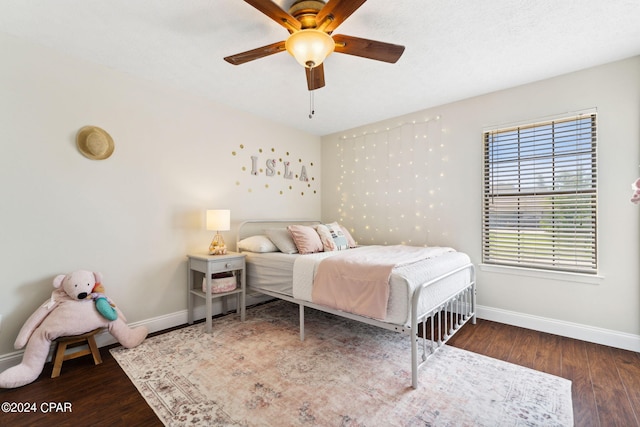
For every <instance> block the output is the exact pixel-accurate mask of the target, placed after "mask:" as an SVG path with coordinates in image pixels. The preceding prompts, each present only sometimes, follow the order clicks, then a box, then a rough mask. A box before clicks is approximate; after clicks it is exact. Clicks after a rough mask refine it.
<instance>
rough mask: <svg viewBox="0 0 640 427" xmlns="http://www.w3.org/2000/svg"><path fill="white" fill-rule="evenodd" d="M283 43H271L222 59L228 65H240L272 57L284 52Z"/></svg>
mask: <svg viewBox="0 0 640 427" xmlns="http://www.w3.org/2000/svg"><path fill="white" fill-rule="evenodd" d="M284 51H285V48H284V41H281V42H278V43H273V44H270V45H267V46H262V47H259V48H257V49H252V50H248V51H246V52H242V53H237V54H235V55H231V56H227V57H226V58H224V60H225V61H227V62H228V63H229V64H233V65H240V64H244V63H245V62H249V61H253V60H254V59H260V58H264V57H265V56H269V55H273V54H274V53H279V52H284Z"/></svg>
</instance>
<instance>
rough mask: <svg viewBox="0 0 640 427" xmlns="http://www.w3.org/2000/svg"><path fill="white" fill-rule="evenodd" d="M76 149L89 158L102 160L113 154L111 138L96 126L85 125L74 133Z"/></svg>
mask: <svg viewBox="0 0 640 427" xmlns="http://www.w3.org/2000/svg"><path fill="white" fill-rule="evenodd" d="M76 145H77V146H78V150H80V152H81V153H82V154H83V155H84V156H85V157H87V158H89V159H91V160H104V159H106V158H108V157H109V156H111V154H113V150H114V148H115V146H114V144H113V139H112V138H111V135H109V134H108V133H107V132H106V131H105V130H103V129H100V128H99V127H97V126H85V127H83V128H82V129H80V130H79V131H78V134H77V135H76Z"/></svg>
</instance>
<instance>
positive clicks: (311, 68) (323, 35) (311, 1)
mask: <svg viewBox="0 0 640 427" xmlns="http://www.w3.org/2000/svg"><path fill="white" fill-rule="evenodd" d="M245 1H246V2H247V3H249V4H250V5H251V6H253V7H255V8H256V9H258V10H259V11H260V12H262V13H264V14H265V15H267V16H268V17H269V18H271V19H273V20H274V21H276V22H277V23H278V24H280V25H282V26H283V27H284V28H285V29H286V30H287V31H289V33H290V35H289V37H288V38H287V40H284V41H280V42H277V43H272V44H270V45H267V46H262V47H259V48H257V49H252V50H249V51H246V52H242V53H238V54H236V55H231V56H227V57H226V58H224V60H225V61H227V62H229V63H230V64H233V65H240V64H244V63H245V62H249V61H253V60H255V59H259V58H263V57H265V56H269V55H273V54H274V53H279V52H283V51H285V50H286V51H288V52H289V53H291V55H293V56H294V57H295V58H296V60H297V61H298V62H299V63H300V64H301V65H302V66H303V67H305V70H306V75H307V87H308V89H309V90H310V91H312V90H315V89H319V88H321V87H323V86H324V85H325V83H324V66H323V61H324V60H325V58H326V57H327V56H328V55H329V54H331V53H332V52H334V51H335V52H338V53H345V54H347V55H355V56H360V57H362V58H368V59H374V60H376V61H383V62H389V63H395V62H396V61H397V60H398V59H399V58H400V56H402V53H403V52H404V46H400V45H396V44H390V43H384V42H379V41H375V40H367V39H363V38H359V37H352V36H346V35H341V34H339V35H335V36H334V35H331V34H332V33H333V31H334V30H335V29H336V28H337V27H338V25H340V24H341V23H342V22H344V21H345V20H346V19H347V18H348V17H349V16H351V14H353V12H355V11H356V10H357V9H358V8H359V7H360V6H362V5H363V4H364V3H365V1H366V0H330V1H329V2H328V3H326V4H325V2H324V1H322V0H297V1H295V2H294V3H293V5H292V6H291V7H290V8H289V11H288V12H286V11H284V10H283V9H281V8H280V6H278V5H277V4H275V3H274V2H273V1H271V0H245Z"/></svg>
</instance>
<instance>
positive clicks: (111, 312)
mask: <svg viewBox="0 0 640 427" xmlns="http://www.w3.org/2000/svg"><path fill="white" fill-rule="evenodd" d="M96 310H98V313H100V314H101V315H102V317H104V318H105V319H107V320H116V319H117V318H118V312H117V311H116V310H115V309H114V308H113V307H112V306H111V304H109V301H108V300H107V298H106V297H98V298H97V299H96Z"/></svg>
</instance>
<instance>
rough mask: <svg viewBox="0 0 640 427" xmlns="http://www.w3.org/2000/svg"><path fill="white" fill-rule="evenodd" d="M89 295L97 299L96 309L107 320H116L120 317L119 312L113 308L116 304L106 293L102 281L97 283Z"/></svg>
mask: <svg viewBox="0 0 640 427" xmlns="http://www.w3.org/2000/svg"><path fill="white" fill-rule="evenodd" d="M89 296H90V297H91V298H93V299H94V300H95V304H96V310H98V313H100V314H101V315H102V317H104V318H105V319H107V320H116V319H117V318H118V312H117V311H116V310H115V309H114V308H113V307H115V304H113V302H112V301H111V300H110V299H109V297H107V296H106V295H105V294H104V286H102V283H96V285H95V286H94V287H93V291H92V292H91V294H90V295H89Z"/></svg>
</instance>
